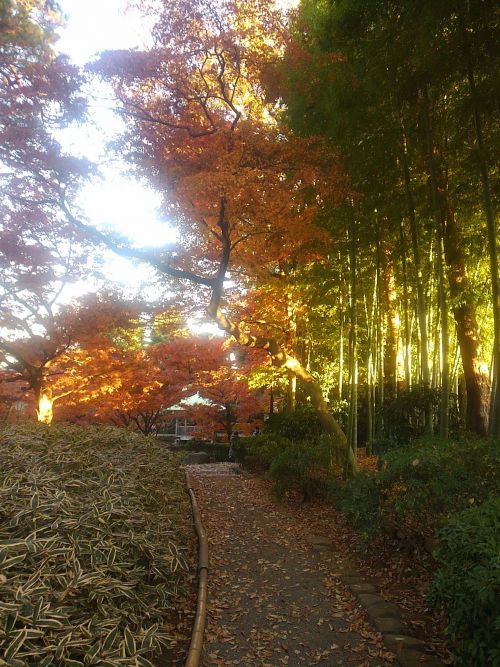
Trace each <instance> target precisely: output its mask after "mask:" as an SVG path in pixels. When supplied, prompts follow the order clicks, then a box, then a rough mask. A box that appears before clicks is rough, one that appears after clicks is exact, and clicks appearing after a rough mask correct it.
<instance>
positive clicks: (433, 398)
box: [381, 385, 462, 447]
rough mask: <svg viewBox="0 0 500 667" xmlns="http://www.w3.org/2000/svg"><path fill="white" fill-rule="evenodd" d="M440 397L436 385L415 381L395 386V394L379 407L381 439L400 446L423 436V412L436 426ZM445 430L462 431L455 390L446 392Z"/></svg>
mask: <svg viewBox="0 0 500 667" xmlns="http://www.w3.org/2000/svg"><path fill="white" fill-rule="evenodd" d="M440 400H441V398H440V391H439V389H429V388H428V387H423V386H421V385H415V386H413V387H412V388H411V389H406V390H399V391H398V395H397V396H396V397H391V398H390V399H387V400H386V402H385V403H384V406H383V408H382V414H381V417H382V419H383V422H384V436H383V439H382V442H383V441H384V440H385V441H386V442H390V443H392V446H395V447H401V446H406V445H408V444H410V443H411V442H413V441H414V440H417V439H418V438H421V437H423V436H424V434H425V428H426V426H425V420H426V415H427V414H428V413H429V412H430V413H431V414H432V416H433V421H434V424H435V427H436V430H438V429H439V406H440ZM449 431H450V434H451V435H452V437H456V436H458V435H459V434H460V432H461V431H462V424H461V422H460V417H459V411H458V397H457V396H456V394H450V397H449Z"/></svg>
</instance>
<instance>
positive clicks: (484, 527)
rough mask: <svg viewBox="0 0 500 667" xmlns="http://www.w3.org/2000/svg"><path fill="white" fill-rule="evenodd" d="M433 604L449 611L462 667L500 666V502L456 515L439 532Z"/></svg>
mask: <svg viewBox="0 0 500 667" xmlns="http://www.w3.org/2000/svg"><path fill="white" fill-rule="evenodd" d="M435 558H436V560H437V563H438V570H437V573H436V576H435V581H434V585H433V586H432V589H431V591H430V595H429V600H430V602H431V604H432V605H433V606H435V607H438V608H441V609H443V610H444V612H445V616H446V619H447V632H448V634H449V636H450V637H451V639H452V640H454V641H455V642H457V647H458V649H457V659H458V664H460V665H464V666H465V665H485V666H486V665H492V666H494V665H496V666H498V665H500V499H498V498H497V499H495V500H488V501H486V502H484V503H483V504H482V505H481V507H473V508H470V509H467V510H465V511H463V512H461V513H460V514H458V515H457V516H454V517H453V518H452V519H450V521H449V522H448V524H447V525H446V526H445V527H444V528H443V529H442V530H441V531H440V533H439V547H438V549H437V550H436V552H435Z"/></svg>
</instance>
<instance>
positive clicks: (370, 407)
mask: <svg viewBox="0 0 500 667" xmlns="http://www.w3.org/2000/svg"><path fill="white" fill-rule="evenodd" d="M376 299H377V276H376V275H375V279H374V281H373V294H372V301H371V306H370V309H368V304H367V299H366V294H365V299H364V300H365V315H366V329H367V332H368V338H367V342H366V421H367V424H366V453H367V455H368V456H371V454H372V449H373V439H374V423H373V416H374V409H375V405H374V400H375V391H374V368H373V365H374V364H373V362H374V359H373V357H374V355H373V324H374V316H375V303H376Z"/></svg>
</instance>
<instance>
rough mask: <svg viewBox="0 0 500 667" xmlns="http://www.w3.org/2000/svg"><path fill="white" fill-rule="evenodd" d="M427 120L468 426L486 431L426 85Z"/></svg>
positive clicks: (480, 373) (476, 349)
mask: <svg viewBox="0 0 500 667" xmlns="http://www.w3.org/2000/svg"><path fill="white" fill-rule="evenodd" d="M423 100H424V122H425V126H426V135H427V156H428V161H429V176H430V179H431V191H432V193H433V197H435V198H436V204H435V210H436V215H437V220H436V224H437V225H439V224H441V225H442V227H443V229H444V234H443V240H444V251H445V256H446V262H447V265H448V279H449V283H450V293H451V297H452V300H453V303H454V304H455V305H454V308H453V315H454V317H455V324H456V328H457V337H458V341H459V345H460V352H461V356H462V365H463V369H464V376H465V384H466V387H467V415H466V425H467V428H468V429H469V430H471V431H473V432H474V433H477V434H478V435H486V433H487V430H488V398H489V381H488V376H487V373H486V372H485V371H486V369H487V365H486V364H485V363H484V360H483V359H482V357H481V344H480V336H479V329H478V326H477V320H476V314H475V309H474V306H473V305H472V303H471V301H470V297H469V296H468V292H469V280H468V275H467V270H466V268H465V260H464V256H463V250H462V244H461V238H460V233H459V230H458V227H457V224H456V220H455V216H454V214H453V212H452V210H451V207H450V205H449V202H448V200H447V196H446V188H445V184H444V179H443V178H442V176H441V174H440V170H439V168H438V165H437V164H436V155H437V154H438V151H437V148H436V146H435V144H434V141H433V136H432V134H433V133H432V128H431V124H430V111H429V98H428V93H427V89H424V91H423Z"/></svg>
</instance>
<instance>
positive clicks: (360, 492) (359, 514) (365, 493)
mask: <svg viewBox="0 0 500 667" xmlns="http://www.w3.org/2000/svg"><path fill="white" fill-rule="evenodd" d="M329 491H330V497H332V498H333V500H334V502H335V505H336V506H337V507H338V508H339V509H340V510H341V511H342V512H343V513H344V514H345V515H346V517H347V519H348V521H349V523H350V524H351V525H352V526H354V528H355V529H356V530H357V531H359V533H360V534H361V535H362V536H363V537H364V538H365V539H366V540H370V539H372V538H373V537H374V536H375V534H376V533H377V530H378V526H379V519H380V511H381V489H380V485H379V483H378V480H377V477H376V475H375V474H373V473H367V472H360V473H358V474H357V475H356V476H355V477H353V478H352V479H351V480H349V482H348V483H342V482H341V481H339V480H338V479H337V480H333V481H332V482H331V483H330V487H329Z"/></svg>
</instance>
